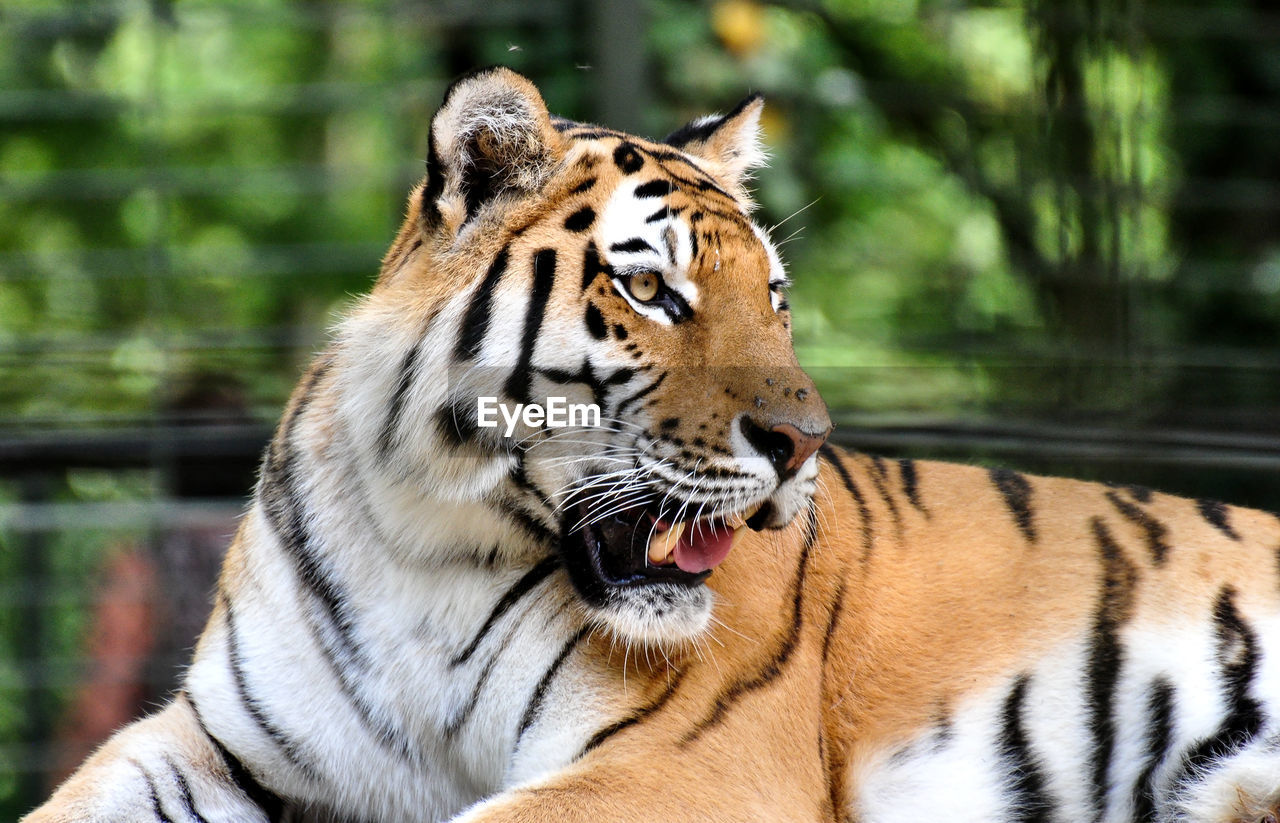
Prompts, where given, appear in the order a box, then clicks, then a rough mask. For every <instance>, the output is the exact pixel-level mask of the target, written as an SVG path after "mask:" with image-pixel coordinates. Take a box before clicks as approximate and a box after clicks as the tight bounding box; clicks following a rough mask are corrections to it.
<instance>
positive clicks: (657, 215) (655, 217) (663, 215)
mask: <svg viewBox="0 0 1280 823" xmlns="http://www.w3.org/2000/svg"><path fill="white" fill-rule="evenodd" d="M682 211H684V206H674V207H673V206H671V205H670V204H668V205H666V206H663V207H662V208H660V209H658V210H657V211H655V212H654V213H653V214H651V215H649V216H648V217H646V218H645V219H644V222H646V223H657V222H658V221H659V220H667V219H669V218H672V217H675V216H676V215H677V214H679V213H680V212H682Z"/></svg>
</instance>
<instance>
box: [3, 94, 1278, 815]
mask: <svg viewBox="0 0 1280 823" xmlns="http://www.w3.org/2000/svg"><path fill="white" fill-rule="evenodd" d="M760 105H761V104H760V101H759V100H758V99H756V98H751V99H748V100H747V101H744V103H743V104H742V105H741V106H739V107H738V108H737V109H735V110H734V111H732V112H730V113H729V114H728V115H724V116H714V117H711V118H703V119H700V120H697V121H694V123H692V124H690V125H689V126H688V127H686V128H684V129H682V130H680V131H679V132H676V133H675V134H673V135H672V136H671V137H670V138H669V139H668V141H667V142H665V143H653V142H649V141H644V140H641V139H639V138H635V137H632V136H629V135H625V134H621V133H618V132H613V131H610V130H608V129H603V128H598V127H594V126H584V125H581V124H577V123H571V122H568V121H562V120H556V119H553V118H551V117H550V116H549V115H547V113H546V110H545V107H544V106H543V104H542V101H541V98H540V97H539V96H538V94H537V92H536V90H534V88H533V87H532V85H531V84H529V83H528V81H526V80H524V79H523V78H521V77H519V76H517V75H514V74H512V73H510V72H506V71H504V70H491V71H488V72H484V73H480V74H478V75H475V76H472V77H470V78H468V79H466V80H463V81H461V82H460V83H459V84H458V85H456V86H455V87H454V88H453V90H451V92H450V93H449V95H448V96H447V98H446V101H445V104H444V106H443V108H442V110H441V112H440V113H439V114H438V115H437V116H436V118H435V120H434V122H433V125H432V132H431V141H430V150H429V155H430V156H429V169H428V176H427V178H426V180H425V181H424V182H423V184H422V185H420V186H419V187H418V188H417V189H416V190H415V191H414V193H413V194H412V195H411V197H410V204H409V214H408V218H407V219H406V221H405V224H404V227H403V228H402V230H401V232H400V234H399V236H398V237H397V239H396V241H395V243H394V244H393V245H392V248H391V250H390V251H389V252H388V254H387V256H386V258H385V260H384V263H383V270H382V275H381V278H380V279H379V282H378V284H377V286H376V287H375V289H374V290H373V292H372V293H371V294H370V295H369V296H368V297H367V298H365V299H364V300H363V301H362V302H361V303H360V304H359V305H358V306H357V307H356V308H355V309H354V311H353V312H352V313H351V314H350V316H349V317H348V318H347V320H345V321H344V322H343V324H342V325H341V326H340V327H339V329H338V331H337V333H336V335H335V337H334V340H333V343H332V344H331V345H330V346H329V348H328V349H327V350H326V351H324V352H323V353H321V354H320V355H319V356H318V358H317V359H316V361H315V363H314V364H313V365H312V367H311V369H310V370H309V371H308V373H307V375H306V376H305V377H304V378H303V380H302V382H301V383H300V384H299V387H298V389H297V390H296V392H295V393H294V396H293V398H292V399H291V401H290V404H289V407H288V409H287V410H286V412H285V415H284V418H283V420H282V422H281V424H280V427H279V430H278V432H277V434H276V437H275V439H274V441H273V443H272V444H271V446H270V448H269V449H268V451H267V454H266V455H265V457H264V460H263V466H262V472H261V475H260V481H259V484H258V488H257V490H256V495H255V500H254V504H253V506H252V507H251V509H250V510H249V512H248V513H247V514H246V516H245V518H244V520H243V522H242V524H241V528H240V530H239V533H238V535H237V536H236V538H235V541H234V542H233V544H232V545H231V547H230V549H229V550H228V554H227V558H226V561H225V564H224V568H223V572H222V576H221V578H220V581H219V585H218V592H217V597H216V601H215V606H214V611H213V615H212V617H211V618H210V621H209V624H208V627H207V629H206V630H205V632H204V634H203V636H202V638H201V640H200V643H199V646H198V648H197V651H196V654H195V658H194V660H193V662H192V665H191V667H190V669H189V671H188V673H187V676H186V681H185V685H184V688H183V690H182V692H181V693H179V694H178V695H177V696H176V697H175V698H174V700H173V701H172V702H171V703H170V704H169V705H168V706H167V707H166V708H164V709H163V710H162V711H160V712H159V713H157V714H155V715H154V716H152V717H150V718H147V719H145V720H142V721H140V722H138V723H136V724H134V725H132V726H130V727H128V728H126V729H125V730H123V731H122V732H120V733H119V734H117V735H116V736H115V737H114V738H112V739H111V740H110V741H108V742H107V743H106V744H105V745H104V746H103V747H102V749H100V750H99V751H98V752H97V753H96V754H95V755H94V756H93V757H92V758H91V759H90V760H89V761H88V762H87V763H86V764H85V765H84V766H83V767H82V768H81V770H80V771H78V772H77V773H76V774H75V775H74V776H73V777H72V778H70V779H69V780H68V782H67V783H66V784H64V785H63V786H62V787H61V788H60V789H59V790H58V791H57V793H56V794H55V795H54V796H53V798H52V799H51V800H50V801H49V802H48V803H47V804H46V805H44V806H42V807H41V808H40V809H38V810H37V811H36V812H34V813H33V814H32V815H31V816H30V817H29V818H28V820H30V821H35V822H38V823H44V822H45V821H70V820H102V821H106V820H112V821H116V820H152V821H186V822H188V823H189V822H190V821H196V822H197V823H200V822H202V821H208V823H215V821H232V820H235V821H274V820H289V821H297V820H309V821H329V820H343V821H370V822H371V823H372V821H415V820H416V821H428V820H449V819H453V820H459V821H470V822H471V823H478V822H479V821H526V822H528V823H538V822H539V821H546V822H547V823H552V821H554V823H566V822H567V821H584V823H585V822H586V821H598V820H622V821H644V820H700V821H730V820H732V821H747V820H768V821H815V820H816V821H859V823H897V822H898V821H921V820H931V819H934V818H943V819H947V820H960V821H1062V822H1064V823H1065V822H1066V821H1108V822H1110V821H1175V820H1186V821H1204V822H1206V823H1207V822H1208V821H1213V822H1214V823H1218V822H1219V821H1222V822H1223V823H1226V822H1227V821H1230V822H1232V823H1235V822H1236V821H1264V820H1268V819H1272V818H1269V817H1268V816H1269V815H1270V816H1274V815H1275V814H1276V811H1275V809H1276V805H1277V803H1278V802H1280V717H1278V715H1280V665H1278V664H1277V662H1276V661H1277V660H1278V659H1280V610H1278V609H1277V605H1278V603H1277V601H1278V600H1280V579H1278V573H1280V521H1277V520H1276V518H1274V517H1272V516H1270V515H1266V514H1263V513H1260V512H1256V511H1251V510H1247V509H1241V508H1236V507H1231V506H1227V505H1224V504H1220V503H1215V502H1210V501H1190V500H1184V499H1180V498H1176V497H1172V496H1168V495H1163V494H1158V493H1154V492H1149V491H1147V490H1143V489H1136V488H1128V487H1109V486H1101V485H1097V484H1089V483H1082V482H1077V481H1071V480H1063V479H1055V478H1043V477H1031V476H1027V475H1023V474H1020V473H1017V472H1014V471H1010V470H991V471H987V470H982V469H976V468H970V467H965V466H958V465H948V464H942V463H931V462H916V461H912V460H906V459H903V460H897V461H890V460H886V459H883V458H877V457H871V456H866V455H853V454H846V453H844V452H842V451H840V450H838V449H835V448H833V447H829V446H823V447H822V448H821V449H819V450H818V452H817V453H813V454H810V453H809V451H805V452H804V453H803V454H800V453H799V452H798V451H795V449H800V448H801V446H802V444H806V443H807V444H808V445H807V446H805V448H806V449H808V450H810V451H811V450H812V449H813V448H817V443H818V442H819V440H820V437H821V436H822V435H825V432H826V430H827V427H828V425H829V424H828V421H827V418H826V412H825V408H824V407H823V406H822V403H821V399H820V398H819V397H818V395H817V392H816V390H814V388H813V386H812V384H811V383H810V382H809V380H808V378H807V377H806V376H805V375H804V374H803V372H801V371H799V369H798V367H797V366H796V364H795V360H794V355H793V354H792V352H791V347H790V341H789V329H788V325H789V320H788V310H787V307H786V301H785V299H784V298H783V297H782V291H783V289H784V287H785V283H786V279H785V274H784V273H783V271H782V268H781V265H780V263H779V261H778V259H777V255H776V253H775V252H774V251H773V249H772V246H771V245H770V244H769V241H768V238H767V237H766V236H765V234H764V233H763V232H762V231H760V230H759V229H758V228H757V227H756V226H755V225H754V224H753V223H752V222H751V220H750V217H749V212H750V208H749V203H747V201H746V200H745V191H744V188H743V187H744V184H745V179H746V175H747V173H748V172H749V170H750V168H751V167H752V165H753V164H755V163H757V162H759V152H758V148H757V145H756V124H757V120H758V117H759V113H760ZM637 272H656V273H658V274H660V280H661V290H660V291H659V292H658V293H657V294H655V296H654V297H653V298H651V299H640V297H639V296H638V294H637V293H633V292H632V290H631V287H630V285H629V283H630V282H631V281H630V280H629V278H632V277H635V276H636V273H637ZM641 294H643V292H641ZM555 392H563V393H564V394H566V395H570V396H572V397H573V398H575V399H578V400H590V401H594V402H596V403H597V404H599V405H600V407H601V408H602V410H603V413H604V424H603V425H602V426H600V427H598V428H591V429H583V428H578V429H573V430H571V431H570V432H569V433H568V434H556V433H554V432H552V431H550V430H535V429H531V428H529V427H526V426H522V427H521V428H520V430H519V431H518V433H517V437H516V438H504V437H503V436H502V435H501V434H500V433H496V432H495V430H493V429H488V428H485V427H483V426H481V425H480V421H479V420H478V418H477V411H476V405H475V399H476V397H477V396H478V395H480V394H484V393H492V394H495V395H500V396H502V397H504V398H507V399H508V400H510V401H512V402H525V401H530V400H536V399H537V398H540V397H545V396H546V395H548V394H551V393H555ZM787 427H791V428H792V429H795V430H796V431H798V432H804V433H808V434H810V435H812V436H811V437H809V438H808V439H807V440H806V439H805V438H803V437H799V439H796V438H795V437H793V436H792V435H790V434H787V435H785V436H784V434H781V433H780V432H787V431H791V429H788V428H787ZM797 437H798V435H797ZM788 444H790V446H789V445H788ZM788 448H792V449H793V450H792V451H791V452H790V453H789V452H788ZM789 457H790V458H795V459H789ZM606 481H607V482H606ZM644 495H658V496H659V497H660V501H659V503H660V506H665V507H667V508H659V509H657V511H659V512H660V513H662V514H663V516H664V517H665V516H668V515H667V512H672V513H671V514H670V516H671V517H673V518H675V519H682V518H690V519H693V518H697V520H696V522H695V524H694V526H691V527H690V528H694V529H696V528H698V524H699V523H703V524H708V523H715V522H719V521H718V520H717V518H722V517H727V516H730V515H734V514H735V513H745V512H747V511H751V512H755V514H753V515H752V516H751V518H750V521H749V522H750V523H751V524H752V526H753V527H755V528H758V529H759V531H753V530H750V529H746V528H740V529H739V530H738V533H737V534H736V536H735V538H734V540H735V543H734V546H733V549H732V551H731V552H730V554H729V555H728V558H727V559H725V560H724V562H723V563H722V564H721V565H720V566H718V567H717V568H716V569H715V571H714V573H713V574H711V576H710V577H709V578H708V579H707V580H706V582H705V583H702V584H698V585H677V584H675V583H671V584H668V583H665V582H657V583H653V584H645V585H634V586H633V585H624V584H623V583H617V582H615V581H614V579H613V578H611V577H609V576H608V574H604V573H603V572H602V571H601V569H599V568H593V567H590V564H585V565H584V563H583V562H582V558H583V555H581V554H580V553H575V552H574V551H571V550H570V549H568V548H566V546H568V545H569V542H568V537H567V535H569V534H576V533H577V532H578V531H580V529H581V526H580V524H577V523H574V522H572V518H571V517H570V516H569V515H568V514H567V513H570V512H573V511H575V507H579V506H582V507H586V509H585V510H586V511H587V512H588V514H589V516H590V518H591V522H592V523H602V522H604V520H605V518H606V517H608V516H610V512H611V511H613V512H616V511H618V510H623V511H630V509H628V508H627V507H628V506H631V505H632V504H633V503H634V501H635V500H638V499H648V498H645V497H644ZM708 528H712V527H711V526H708ZM602 539H603V538H602ZM575 545H576V544H575ZM587 556H589V557H597V556H596V555H587ZM597 559H598V557H597ZM646 573H648V572H646Z"/></svg>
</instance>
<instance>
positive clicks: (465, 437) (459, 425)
mask: <svg viewBox="0 0 1280 823" xmlns="http://www.w3.org/2000/svg"><path fill="white" fill-rule="evenodd" d="M435 423H436V434H437V435H438V436H439V437H440V439H441V440H443V441H444V442H445V444H446V445H448V446H450V447H452V448H455V449H460V448H462V447H463V446H476V447H478V448H480V449H487V450H489V451H498V449H497V447H496V444H495V443H494V441H493V440H492V439H488V438H484V437H481V435H480V424H479V423H478V422H477V420H476V406H475V403H474V402H472V403H465V402H463V401H462V400H461V399H460V398H454V399H451V400H448V401H446V402H445V403H444V404H442V405H441V406H440V407H439V408H438V409H436V412H435Z"/></svg>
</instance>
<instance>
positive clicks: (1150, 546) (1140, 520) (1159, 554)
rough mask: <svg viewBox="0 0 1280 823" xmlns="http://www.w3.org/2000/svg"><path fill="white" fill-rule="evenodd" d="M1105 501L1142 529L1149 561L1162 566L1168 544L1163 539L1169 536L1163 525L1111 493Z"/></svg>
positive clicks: (1167, 551)
mask: <svg viewBox="0 0 1280 823" xmlns="http://www.w3.org/2000/svg"><path fill="white" fill-rule="evenodd" d="M1107 500H1109V501H1110V502H1111V505H1113V506H1115V507H1116V511H1118V512H1120V514H1122V515H1123V516H1124V518H1125V519H1126V520H1128V521H1129V522H1130V523H1133V524H1134V525H1136V526H1137V527H1138V528H1140V529H1142V531H1143V533H1144V534H1145V536H1146V538H1147V550H1148V551H1149V552H1150V553H1151V561H1152V562H1153V563H1155V564H1156V565H1157V566H1159V565H1162V564H1163V563H1164V561H1165V558H1166V557H1167V556H1168V554H1169V542H1168V541H1167V540H1166V539H1165V538H1166V537H1168V535H1169V530H1168V529H1167V528H1165V525H1164V524H1163V523H1161V522H1160V521H1159V520H1157V519H1156V518H1154V517H1152V516H1151V515H1150V514H1149V513H1147V512H1146V511H1144V510H1143V509H1142V508H1140V507H1139V506H1137V505H1135V504H1133V503H1130V502H1129V501H1128V500H1125V499H1124V498H1123V497H1121V496H1120V495H1118V494H1116V493H1115V492H1113V491H1109V492H1107Z"/></svg>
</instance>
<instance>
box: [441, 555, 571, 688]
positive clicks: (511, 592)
mask: <svg viewBox="0 0 1280 823" xmlns="http://www.w3.org/2000/svg"><path fill="white" fill-rule="evenodd" d="M559 567H560V559H559V558H558V557H556V556H555V555H551V556H549V557H545V558H543V559H542V560H540V561H538V563H537V564H536V565H535V566H533V568H531V569H529V571H527V572H525V573H524V575H522V576H521V577H520V579H519V580H517V581H516V582H515V583H514V584H512V586H511V588H509V589H507V590H506V591H505V592H504V593H503V595H502V597H500V598H498V602H497V603H496V604H495V605H494V607H493V610H492V611H490V612H489V616H488V617H487V618H485V621H484V624H483V625H481V626H480V631H478V632H476V634H475V637H472V638H471V642H470V643H468V644H467V646H466V648H464V649H463V650H462V651H460V652H458V654H457V655H455V656H454V658H453V660H451V661H449V665H451V666H461V665H462V664H463V663H466V662H467V661H468V660H470V659H471V656H472V655H473V654H475V653H476V649H477V648H478V647H479V646H480V642H481V641H482V640H484V638H485V635H487V634H488V633H489V631H490V630H491V629H492V628H493V626H494V624H495V623H497V622H498V621H499V620H500V619H502V616H503V615H504V614H506V613H507V611H508V610H509V609H510V608H511V607H512V606H514V605H515V604H516V603H518V602H519V601H520V598H522V597H524V596H525V595H526V594H528V593H529V592H530V591H532V590H533V587H534V586H536V585H538V584H539V583H541V582H542V581H543V580H545V579H546V578H547V576H548V575H549V574H551V573H552V572H553V571H555V570H556V569H557V568H559Z"/></svg>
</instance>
